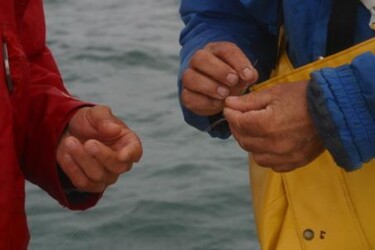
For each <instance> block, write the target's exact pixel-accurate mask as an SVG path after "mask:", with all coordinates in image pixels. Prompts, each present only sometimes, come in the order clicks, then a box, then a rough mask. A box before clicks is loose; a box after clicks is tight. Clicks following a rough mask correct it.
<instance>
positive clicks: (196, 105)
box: [181, 89, 224, 116]
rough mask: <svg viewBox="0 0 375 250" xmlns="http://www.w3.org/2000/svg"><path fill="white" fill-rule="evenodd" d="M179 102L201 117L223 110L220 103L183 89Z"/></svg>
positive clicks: (222, 104)
mask: <svg viewBox="0 0 375 250" xmlns="http://www.w3.org/2000/svg"><path fill="white" fill-rule="evenodd" d="M181 101H182V103H183V104H184V106H185V107H186V108H187V109H189V110H190V111H192V112H193V113H195V114H197V115H201V116H209V115H215V114H217V113H219V112H221V111H222V110H223V106H224V103H223V102H222V101H219V100H216V99H212V98H209V97H207V96H206V95H202V94H200V93H196V92H193V91H190V90H188V89H183V90H182V94H181Z"/></svg>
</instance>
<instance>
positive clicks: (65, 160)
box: [60, 154, 101, 193]
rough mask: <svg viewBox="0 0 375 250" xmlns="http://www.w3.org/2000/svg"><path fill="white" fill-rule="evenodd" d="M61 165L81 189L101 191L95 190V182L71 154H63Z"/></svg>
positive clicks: (73, 182) (74, 183)
mask: <svg viewBox="0 0 375 250" xmlns="http://www.w3.org/2000/svg"><path fill="white" fill-rule="evenodd" d="M60 167H61V169H62V170H63V171H64V173H65V174H66V175H67V176H68V177H69V179H70V181H71V182H72V184H73V185H74V186H75V187H76V188H77V189H79V190H81V191H91V192H95V191H96V192H98V193H99V192H101V191H99V190H95V191H94V190H93V187H94V182H93V181H92V180H90V179H89V178H88V177H87V176H86V174H85V173H84V172H83V171H82V169H81V168H80V167H79V166H78V165H77V164H76V163H75V162H74V160H73V158H72V157H71V156H70V155H69V154H65V155H63V157H62V161H61V162H60Z"/></svg>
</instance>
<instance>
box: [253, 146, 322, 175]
mask: <svg viewBox="0 0 375 250" xmlns="http://www.w3.org/2000/svg"><path fill="white" fill-rule="evenodd" d="M323 151H324V147H323V145H322V143H321V142H320V140H318V139H316V140H313V141H311V143H308V144H305V145H304V146H303V147H301V148H299V149H298V150H294V151H293V152H291V153H288V154H273V153H254V154H253V158H254V161H255V162H256V163H258V164H259V165H260V166H263V167H270V168H272V169H273V170H274V171H275V172H288V171H292V170H294V169H296V168H299V167H303V166H306V165H307V164H309V163H310V162H312V161H313V160H314V159H315V158H316V157H318V156H319V155H320V154H321V153H322V152H323Z"/></svg>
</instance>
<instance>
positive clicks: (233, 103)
mask: <svg viewBox="0 0 375 250" xmlns="http://www.w3.org/2000/svg"><path fill="white" fill-rule="evenodd" d="M272 100H273V97H272V95H271V94H270V93H269V92H268V91H267V90H264V91H259V92H251V93H249V94H246V95H242V96H229V97H227V98H226V99H225V105H226V107H228V108H230V109H233V110H237V111H241V112H246V111H251V110H260V109H264V108H265V107H266V106H268V105H269V104H270V102H271V101H272Z"/></svg>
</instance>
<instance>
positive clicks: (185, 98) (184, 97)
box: [181, 89, 195, 110]
mask: <svg viewBox="0 0 375 250" xmlns="http://www.w3.org/2000/svg"><path fill="white" fill-rule="evenodd" d="M181 101H182V103H183V104H184V106H185V107H186V108H187V109H189V110H191V109H194V107H195V106H194V103H195V102H192V101H191V96H190V94H189V91H187V90H186V89H184V90H183V91H182V94H181Z"/></svg>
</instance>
